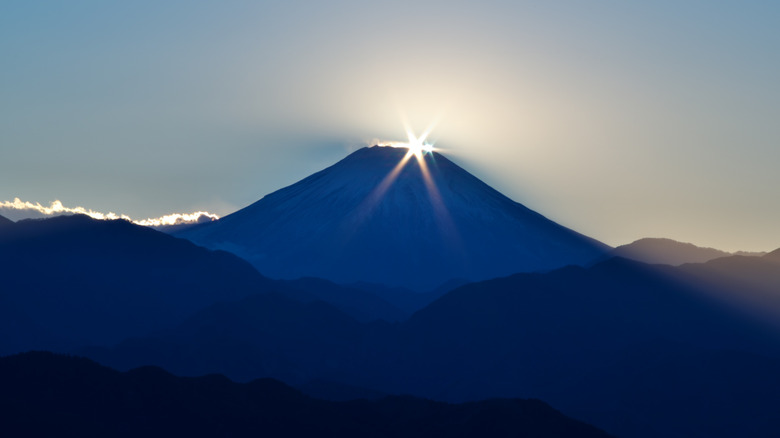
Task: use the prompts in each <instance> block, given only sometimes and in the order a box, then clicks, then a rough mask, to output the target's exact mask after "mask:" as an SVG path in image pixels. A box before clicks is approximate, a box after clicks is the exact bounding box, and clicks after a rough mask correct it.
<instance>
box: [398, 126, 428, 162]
mask: <svg viewBox="0 0 780 438" xmlns="http://www.w3.org/2000/svg"><path fill="white" fill-rule="evenodd" d="M430 133H431V130H430V129H427V130H426V131H425V132H423V134H422V135H421V136H419V137H417V136H416V135H414V133H413V132H412V130H411V129H408V128H407V130H406V136H407V137H409V141H408V142H406V143H396V144H394V145H393V146H396V147H402V148H408V149H409V154H408V155H409V156H412V155H414V156H415V157H416V158H417V159H418V160H421V159H422V157H423V155H425V154H431V153H433V145H432V144H430V143H428V142H426V141H425V139H426V138H428V134H430Z"/></svg>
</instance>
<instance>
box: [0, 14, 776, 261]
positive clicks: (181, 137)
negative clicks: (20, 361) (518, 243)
mask: <svg viewBox="0 0 780 438" xmlns="http://www.w3.org/2000/svg"><path fill="white" fill-rule="evenodd" d="M777 23H780V3H778V2H771V1H740V2H737V1H732V2H725V1H663V0H661V1H653V2H639V1H592V2H583V1H550V2H531V1H528V2H522V1H480V2H462V1H420V0H417V1H399V0H397V1H392V2H366V1H342V0H333V1H328V2H321V1H320V2H314V1H311V2H303V1H231V0H227V1H219V2H217V1H213V2H199V1H165V2H160V1H147V0H136V1H132V2H119V1H78V0H74V1H69V2H61V1H36V2H33V1H15V0H6V1H3V2H1V3H0V63H2V68H0V201H13V200H14V198H20V199H21V200H23V201H26V202H34V203H42V204H44V205H47V204H49V203H51V202H53V201H55V200H60V201H61V202H62V203H63V204H64V205H66V206H84V207H85V208H88V209H92V210H95V211H104V212H108V211H111V212H116V213H117V214H126V215H129V216H131V217H139V218H147V217H150V218H151V217H160V216H163V215H166V214H169V213H173V212H191V211H199V210H203V211H210V212H213V213H216V214H219V215H225V214H228V213H230V212H232V211H234V210H236V209H238V208H241V207H244V206H246V205H248V204H250V203H252V202H254V201H256V200H257V199H259V198H261V197H262V196H264V195H266V194H268V193H270V192H273V191H274V190H277V189H279V188H282V187H284V186H286V185H289V184H291V183H293V182H295V181H297V180H299V179H301V178H303V177H305V176H307V175H309V174H311V173H313V172H315V171H317V170H320V169H322V168H324V167H326V166H328V165H331V164H333V163H335V162H336V161H338V160H339V159H341V158H343V157H344V156H346V155H347V154H348V153H350V152H351V151H354V150H356V149H357V148H360V147H362V146H366V145H369V144H371V143H373V142H375V141H376V140H377V139H378V140H382V141H392V140H404V139H405V138H406V134H405V130H404V123H403V121H404V120H407V121H408V124H409V125H410V126H411V127H412V129H413V130H415V131H416V132H418V133H419V132H422V131H423V130H425V128H426V127H428V126H429V125H430V124H431V123H433V122H435V121H438V122H437V123H436V125H435V127H434V129H433V131H432V134H431V137H430V140H431V141H434V142H435V146H436V147H437V148H440V149H441V151H443V153H444V154H446V155H447V156H448V157H449V158H451V159H452V160H453V161H455V162H457V163H458V164H460V165H461V166H462V167H464V168H466V169H467V170H469V171H470V172H472V173H473V174H475V175H476V176H478V177H479V178H481V179H483V180H484V181H485V182H487V183H488V184H490V185H492V186H493V187H495V188H496V189H498V190H499V191H501V192H502V193H504V194H506V195H507V196H509V197H510V198H512V199H514V200H516V201H518V202H520V203H522V204H524V205H526V206H527V207H529V208H531V209H533V210H536V211H538V212H540V213H542V214H544V215H545V216H547V217H548V218H550V219H552V220H555V221H557V222H559V223H561V224H563V225H565V226H568V227H570V228H573V229H575V230H577V231H579V232H581V233H584V234H587V235H589V236H591V237H594V238H596V239H599V240H601V241H603V242H605V243H607V244H610V245H619V244H623V243H628V242H631V241H633V240H635V239H638V238H641V237H669V238H673V239H677V240H682V241H686V242H693V243H695V244H698V245H702V246H711V247H716V248H720V249H724V250H732V251H734V250H754V251H761V250H772V249H775V248H778V247H780V229H779V228H778V227H777V224H778V223H780V202H778V199H780V172H778V171H777V170H776V167H777V165H778V163H780V123H778V120H780V84H779V83H778V81H777V78H779V77H780V56H778V53H780V32H778V31H777Z"/></svg>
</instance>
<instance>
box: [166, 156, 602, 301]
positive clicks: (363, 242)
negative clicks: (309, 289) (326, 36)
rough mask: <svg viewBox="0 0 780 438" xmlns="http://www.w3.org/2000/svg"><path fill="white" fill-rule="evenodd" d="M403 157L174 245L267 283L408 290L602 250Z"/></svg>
mask: <svg viewBox="0 0 780 438" xmlns="http://www.w3.org/2000/svg"><path fill="white" fill-rule="evenodd" d="M406 154H407V149H405V148H394V147H381V146H374V147H370V148H362V149H360V150H358V151H356V152H354V153H352V154H350V155H349V156H347V157H346V158H344V159H343V160H341V161H339V162H338V163H336V164H335V165H333V166H331V167H329V168H327V169H325V170H322V171H320V172H317V173H315V174H313V175H311V176H309V177H307V178H305V179H303V180H301V181H299V182H297V183H295V184H293V185H291V186H289V187H285V188H283V189H281V190H278V191H276V192H274V193H271V194H269V195H267V196H265V197H264V198H262V199H261V200H259V201H257V202H255V203H254V204H252V205H250V206H248V207H246V208H244V209H241V210H239V211H237V212H235V213H233V214H231V215H228V216H226V217H223V218H221V219H220V220H218V221H214V222H211V223H207V224H202V225H197V226H194V227H191V228H188V229H186V230H184V231H182V232H180V233H179V234H178V235H179V236H182V237H185V238H187V239H190V240H192V241H193V242H196V243H197V244H199V245H203V246H206V247H208V248H213V249H224V250H227V251H231V252H234V253H235V254H237V255H239V256H241V257H243V258H245V259H246V260H248V261H250V262H251V263H252V264H253V265H254V266H255V267H257V269H258V270H259V271H260V272H262V273H263V274H264V275H267V276H269V277H272V278H282V279H296V278H300V277H318V278H325V279H328V280H331V281H334V282H336V283H340V284H344V283H355V282H367V283H378V284H382V285H385V286H404V287H408V288H411V289H415V290H418V291H420V290H432V289H433V288H435V287H438V286H439V285H441V284H442V283H444V282H445V281H448V280H451V279H453V278H467V279H470V280H484V279H488V278H494V277H498V276H505V275H509V274H512V273H516V272H528V271H539V270H548V269H553V268H558V267H561V266H565V265H568V264H584V263H587V262H590V261H592V260H593V259H595V258H597V257H598V256H600V255H601V254H603V253H604V252H605V251H606V250H607V249H608V247H606V246H605V245H603V244H601V243H599V242H597V241H595V240H593V239H590V238H587V237H585V236H582V235H580V234H578V233H576V232H574V231H572V230H570V229H567V228H565V227H563V226H561V225H558V224H556V223H554V222H552V221H550V220H548V219H546V218H545V217H543V216H542V215H540V214H538V213H536V212H534V211H531V210H529V209H528V208H526V207H524V206H523V205H521V204H519V203H517V202H514V201H512V200H511V199H509V198H507V197H506V196H504V195H502V194H501V193H499V192H497V191H496V190H494V189H492V188H491V187H489V186H488V185H487V184H485V183H483V182H482V181H480V180H479V179H477V178H476V177H474V176H473V175H471V174H470V173H468V172H467V171H465V170H464V169H462V168H461V167H459V166H458V165H456V164H455V163H453V162H452V161H450V160H449V159H447V158H446V157H444V156H443V155H441V154H439V153H437V152H433V153H431V154H425V155H423V158H422V160H421V161H419V162H418V160H417V159H415V158H414V157H412V158H411V159H409V160H408V161H407V162H406V164H405V165H404V166H403V167H397V166H399V163H401V162H402V160H404V157H405V155H406ZM421 163H423V164H421ZM394 169H399V170H398V171H397V175H395V178H392V175H393V172H394ZM426 169H427V173H426ZM426 175H428V176H426Z"/></svg>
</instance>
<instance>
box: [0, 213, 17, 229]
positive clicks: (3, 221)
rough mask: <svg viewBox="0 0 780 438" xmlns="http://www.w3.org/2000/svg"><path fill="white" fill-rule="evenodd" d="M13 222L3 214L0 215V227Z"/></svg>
mask: <svg viewBox="0 0 780 438" xmlns="http://www.w3.org/2000/svg"><path fill="white" fill-rule="evenodd" d="M13 223H14V221H12V220H11V219H8V218H7V217H5V216H0V227H7V226H10V225H13Z"/></svg>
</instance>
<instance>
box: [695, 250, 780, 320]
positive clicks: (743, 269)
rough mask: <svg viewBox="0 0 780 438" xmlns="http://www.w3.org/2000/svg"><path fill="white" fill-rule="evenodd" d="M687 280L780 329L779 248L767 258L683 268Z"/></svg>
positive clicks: (725, 260) (740, 258) (735, 258)
mask: <svg viewBox="0 0 780 438" xmlns="http://www.w3.org/2000/svg"><path fill="white" fill-rule="evenodd" d="M680 271H682V272H683V273H685V275H686V277H684V280H686V281H688V282H692V283H693V284H698V285H704V287H705V288H706V290H707V291H708V292H709V294H710V295H712V296H715V297H717V298H718V299H720V300H721V301H722V302H724V303H726V304H727V305H729V306H731V307H734V308H738V309H743V310H745V311H746V312H748V313H749V314H750V315H752V316H753V317H757V318H760V319H762V320H764V321H767V322H768V323H770V324H773V325H774V326H776V327H777V328H778V329H780V249H778V250H775V251H772V252H770V253H768V254H766V255H764V256H742V255H734V256H731V257H722V258H718V259H714V260H710V261H708V262H707V263H699V264H685V265H682V266H680Z"/></svg>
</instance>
